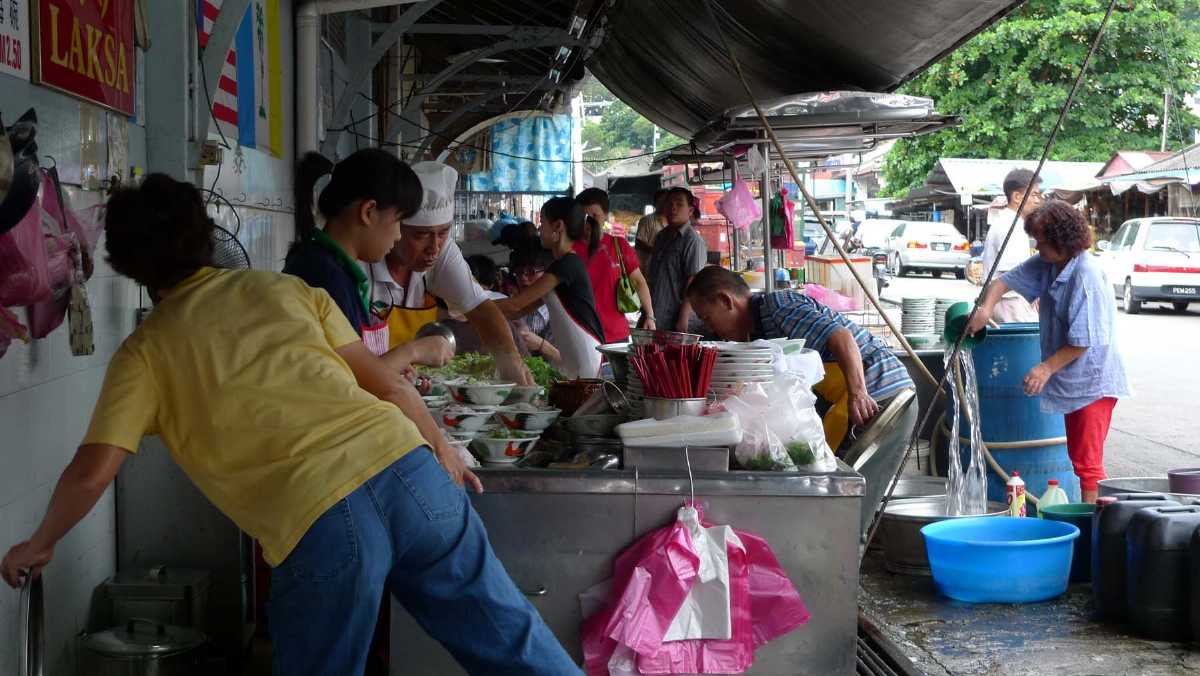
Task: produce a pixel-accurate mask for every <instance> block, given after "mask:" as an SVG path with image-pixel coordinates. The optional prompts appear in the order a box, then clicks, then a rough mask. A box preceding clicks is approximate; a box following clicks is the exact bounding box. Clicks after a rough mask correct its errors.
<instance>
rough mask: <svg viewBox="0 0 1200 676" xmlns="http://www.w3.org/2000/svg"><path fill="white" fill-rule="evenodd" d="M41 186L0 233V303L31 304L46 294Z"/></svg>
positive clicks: (48, 289)
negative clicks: (26, 207)
mask: <svg viewBox="0 0 1200 676" xmlns="http://www.w3.org/2000/svg"><path fill="white" fill-rule="evenodd" d="M43 192H44V191H42V190H39V191H38V197H37V199H36V200H34V202H33V206H32V207H30V208H29V211H27V212H26V213H25V216H24V217H23V218H21V220H20V221H19V222H18V223H17V224H16V225H15V226H13V229H12V230H9V231H8V232H6V233H4V234H3V235H0V305H4V306H9V307H11V306H17V305H32V304H33V303H36V302H38V301H41V300H45V299H46V298H47V297H48V296H49V295H50V271H49V269H48V268H47V265H48V263H47V260H46V245H45V241H44V239H45V235H44V234H43V230H42V220H43V217H44V210H43V209H42V197H43Z"/></svg>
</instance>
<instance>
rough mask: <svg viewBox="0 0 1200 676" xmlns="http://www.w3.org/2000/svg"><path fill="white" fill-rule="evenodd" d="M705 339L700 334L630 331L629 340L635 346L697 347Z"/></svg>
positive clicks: (651, 330) (654, 330)
mask: <svg viewBox="0 0 1200 676" xmlns="http://www.w3.org/2000/svg"><path fill="white" fill-rule="evenodd" d="M703 337H704V336H702V335H700V334H698V333H680V332H679V331H664V330H662V329H629V338H630V340H631V341H632V342H633V344H634V345H695V344H696V343H699V342H700V339H701V338H703Z"/></svg>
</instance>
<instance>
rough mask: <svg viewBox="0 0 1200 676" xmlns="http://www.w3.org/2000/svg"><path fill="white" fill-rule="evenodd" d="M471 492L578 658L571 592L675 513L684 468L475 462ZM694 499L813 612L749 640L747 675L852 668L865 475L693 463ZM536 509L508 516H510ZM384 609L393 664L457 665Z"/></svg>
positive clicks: (403, 668)
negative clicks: (749, 542)
mask: <svg viewBox="0 0 1200 676" xmlns="http://www.w3.org/2000/svg"><path fill="white" fill-rule="evenodd" d="M478 473H479V478H480V480H481V481H482V482H483V485H484V492H483V493H482V494H479V495H475V494H472V495H471V502H472V503H473V504H474V506H475V509H476V511H477V512H478V513H479V517H480V519H482V520H483V523H484V525H485V526H486V527H487V531H488V539H489V540H490V541H491V543H492V546H493V547H494V548H495V551H496V556H497V557H498V558H499V559H500V561H501V562H502V563H503V564H504V568H505V569H506V570H507V571H508V573H509V575H510V576H511V577H512V579H513V581H514V582H515V583H516V585H517V588H519V589H521V590H523V591H524V592H525V593H526V595H528V596H529V600H530V602H531V603H532V604H533V606H534V607H535V608H536V609H537V610H538V613H539V614H540V615H541V616H542V618H543V619H544V620H545V622H546V625H547V626H548V627H549V628H550V630H551V631H552V632H553V633H554V635H555V636H556V637H557V638H558V640H559V641H560V642H561V643H562V645H563V647H564V648H565V649H566V650H567V653H568V654H569V655H571V657H572V658H573V659H574V660H575V661H576V662H581V661H582V658H583V653H582V648H581V646H580V642H579V627H580V624H581V623H582V621H583V611H582V609H581V608H580V603H579V594H580V593H581V592H583V591H584V590H586V589H589V588H591V587H593V586H594V585H596V584H598V583H600V582H602V581H603V580H606V579H608V578H611V577H612V566H613V560H614V558H615V557H616V556H617V555H618V554H620V552H621V551H622V550H624V549H626V548H627V547H629V545H630V544H631V543H632V542H634V541H635V540H636V539H637V538H639V537H641V536H643V535H645V534H646V533H648V532H650V531H651V530H654V529H657V528H661V527H663V526H665V525H668V524H670V523H672V522H674V520H675V518H676V513H677V512H678V511H679V506H680V505H681V504H682V502H683V500H686V499H687V498H688V497H689V493H690V488H691V485H690V484H689V481H688V476H687V472H679V471H670V472H667V471H661V470H641V469H639V470H632V469H625V470H609V471H544V470H527V469H526V470H522V469H495V470H493V469H487V468H485V469H482V470H479V472H478ZM693 476H694V489H695V495H696V500H697V501H698V502H700V503H701V504H702V505H703V506H704V515H705V518H706V519H707V520H708V521H709V522H710V523H713V524H729V525H732V526H733V527H734V528H737V529H739V530H745V531H748V532H751V533H755V534H757V535H759V536H761V537H762V538H764V539H765V540H766V541H767V542H769V543H770V545H771V549H772V550H773V551H774V553H775V556H776V557H777V558H778V560H779V564H780V565H781V566H782V567H783V569H784V571H785V572H786V573H787V576H788V579H789V580H791V582H792V584H794V585H795V586H796V589H797V590H799V592H800V594H801V596H802V597H803V598H804V603H805V605H807V606H808V609H809V612H810V613H812V620H811V621H810V622H809V623H808V624H807V625H805V626H804V627H802V628H800V629H798V630H796V631H793V632H791V633H789V634H787V635H785V636H780V637H779V638H777V639H775V640H773V641H771V642H770V643H767V644H766V645H764V646H762V647H760V648H759V649H758V650H756V651H755V654H754V664H753V666H751V667H750V668H749V669H748V670H747V671H746V673H747V675H748V676H754V675H756V674H758V675H778V674H795V673H798V672H800V671H803V672H804V673H806V674H853V673H854V670H855V666H854V665H855V661H854V660H855V647H856V633H857V632H856V628H857V624H858V596H859V570H858V541H859V530H858V522H859V512H860V510H861V509H862V493H863V489H864V481H863V479H862V477H860V476H858V475H857V474H855V473H853V472H850V471H848V469H847V468H846V467H845V465H840V469H839V471H837V472H831V473H824V474H821V473H809V472H695V473H694V475H693ZM521 514H525V515H537V516H536V518H514V515H521ZM390 603H391V609H392V626H391V653H392V655H393V656H395V655H404V656H405V659H404V660H396V659H393V660H392V667H391V669H392V671H391V673H392V674H396V675H399V674H437V675H438V676H458V675H463V674H465V673H466V672H465V671H464V670H463V668H462V667H461V666H459V665H458V664H457V663H456V662H455V661H454V658H453V657H451V655H450V653H449V652H447V651H446V649H445V648H443V647H442V646H441V645H439V644H438V643H437V642H436V641H434V640H433V639H431V638H430V637H429V636H428V634H426V633H425V632H424V631H422V630H421V629H420V626H419V625H418V624H417V623H416V621H415V620H414V619H413V618H412V616H411V615H410V614H409V613H408V612H407V611H406V610H405V609H404V607H403V606H402V605H400V604H399V603H398V602H396V601H395V600H394V599H391V600H390Z"/></svg>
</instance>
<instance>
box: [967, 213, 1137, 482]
mask: <svg viewBox="0 0 1200 676" xmlns="http://www.w3.org/2000/svg"><path fill="white" fill-rule="evenodd" d="M1025 232H1026V233H1028V234H1029V236H1030V237H1032V238H1033V239H1034V241H1035V242H1036V243H1037V250H1038V253H1037V255H1036V256H1033V257H1031V258H1029V259H1028V260H1026V261H1025V262H1024V263H1022V264H1021V265H1019V266H1017V267H1015V268H1013V269H1012V270H1010V271H1009V272H1007V273H1005V274H1004V275H1002V276H1001V277H1000V278H999V279H997V280H995V281H993V282H992V283H991V285H990V286H989V287H988V290H987V294H986V295H985V296H984V299H983V303H982V304H981V306H980V308H979V311H978V312H976V313H975V317H974V319H972V321H971V324H970V326H968V327H967V331H968V332H969V333H974V332H976V331H978V330H979V329H980V328H982V327H983V326H984V325H986V324H987V323H988V322H989V321H991V316H992V311H993V309H994V308H995V305H996V303H997V302H998V301H999V300H1000V297H1001V296H1003V295H1004V294H1005V293H1006V292H1008V291H1010V290H1012V291H1016V292H1017V293H1019V294H1021V295H1022V296H1024V297H1025V299H1026V300H1029V301H1030V302H1032V301H1033V300H1034V299H1037V300H1038V301H1039V302H1040V305H1039V308H1038V319H1039V321H1040V324H1041V333H1042V336H1041V342H1042V361H1041V363H1039V364H1038V365H1037V366H1034V367H1033V368H1032V369H1030V371H1029V373H1027V374H1026V375H1025V382H1024V385H1025V394H1027V395H1030V396H1038V395H1040V396H1041V398H1042V402H1041V406H1042V410H1043V411H1046V412H1048V413H1062V414H1064V416H1065V422H1066V429H1067V453H1068V454H1069V455H1070V456H1071V464H1072V465H1074V467H1075V474H1076V476H1078V477H1079V485H1080V489H1081V490H1082V492H1083V499H1084V501H1085V502H1095V501H1096V493H1097V489H1098V485H1097V484H1098V482H1099V481H1100V479H1103V478H1105V476H1106V475H1105V473H1104V441H1105V439H1106V438H1107V437H1108V428H1109V424H1110V423H1111V421H1112V411H1113V407H1114V406H1115V405H1116V403H1117V398H1119V397H1125V396H1129V384H1128V383H1127V382H1126V379H1125V365H1124V364H1123V363H1122V360H1121V355H1120V352H1119V351H1118V350H1117V341H1116V335H1115V330H1114V317H1115V314H1116V309H1115V304H1114V303H1113V299H1112V285H1111V284H1109V282H1108V278H1107V277H1106V276H1105V274H1104V271H1103V270H1102V269H1101V268H1100V266H1099V265H1098V264H1097V262H1096V260H1095V259H1094V258H1093V257H1092V256H1091V255H1090V254H1088V252H1087V250H1088V246H1089V245H1090V244H1091V233H1090V231H1089V230H1088V228H1087V225H1086V224H1085V223H1084V220H1083V216H1082V215H1081V214H1080V213H1079V212H1078V211H1076V210H1075V209H1073V208H1072V207H1071V206H1070V205H1068V204H1067V203H1065V202H1062V201H1059V200H1050V201H1048V202H1046V203H1045V204H1043V205H1042V206H1040V207H1038V208H1037V209H1036V210H1034V211H1033V213H1031V214H1030V215H1029V217H1028V218H1026V219H1025Z"/></svg>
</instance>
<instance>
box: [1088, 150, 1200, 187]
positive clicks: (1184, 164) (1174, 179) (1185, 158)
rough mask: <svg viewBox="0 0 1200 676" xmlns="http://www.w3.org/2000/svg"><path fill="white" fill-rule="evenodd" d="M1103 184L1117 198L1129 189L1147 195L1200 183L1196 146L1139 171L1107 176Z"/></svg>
mask: <svg viewBox="0 0 1200 676" xmlns="http://www.w3.org/2000/svg"><path fill="white" fill-rule="evenodd" d="M1103 182H1104V184H1105V185H1107V186H1108V187H1109V189H1110V190H1112V193H1113V194H1114V195H1120V194H1121V193H1123V192H1125V191H1126V190H1129V189H1130V188H1137V189H1138V190H1140V191H1142V192H1144V193H1147V194H1149V193H1154V192H1158V191H1159V190H1162V189H1163V188H1165V187H1167V186H1168V185H1171V184H1173V183H1178V184H1183V185H1187V186H1193V185H1197V184H1200V144H1196V145H1194V146H1191V147H1188V148H1184V149H1183V150H1181V151H1179V152H1177V153H1173V154H1171V155H1169V156H1168V157H1165V158H1163V159H1161V160H1159V161H1157V162H1155V163H1153V164H1149V165H1146V166H1145V167H1144V168H1143V169H1142V170H1141V171H1134V172H1130V173H1128V174H1120V175H1118V176H1107V177H1105V178H1104V179H1103Z"/></svg>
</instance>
